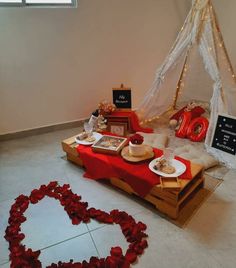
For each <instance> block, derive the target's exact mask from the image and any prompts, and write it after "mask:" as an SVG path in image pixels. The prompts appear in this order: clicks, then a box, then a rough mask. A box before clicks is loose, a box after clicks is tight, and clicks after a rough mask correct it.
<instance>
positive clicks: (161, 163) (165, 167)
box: [153, 157, 176, 174]
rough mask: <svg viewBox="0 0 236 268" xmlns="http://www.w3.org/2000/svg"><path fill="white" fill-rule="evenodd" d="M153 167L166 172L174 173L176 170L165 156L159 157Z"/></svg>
mask: <svg viewBox="0 0 236 268" xmlns="http://www.w3.org/2000/svg"><path fill="white" fill-rule="evenodd" d="M153 168H154V169H155V170H159V171H161V172H163V173H166V174H173V173H175V171H176V170H175V168H174V167H173V166H171V165H170V164H169V162H168V161H167V160H166V159H165V158H164V157H161V158H159V159H158V160H157V162H156V164H155V165H154V167H153Z"/></svg>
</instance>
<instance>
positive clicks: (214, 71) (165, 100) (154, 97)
mask: <svg viewBox="0 0 236 268" xmlns="http://www.w3.org/2000/svg"><path fill="white" fill-rule="evenodd" d="M214 19H215V17H214V14H213V8H212V5H211V3H210V1H209V0H195V1H194V2H193V5H192V8H191V10H190V12H189V14H188V16H187V18H186V20H185V22H184V25H183V27H182V29H181V31H180V33H179V35H178V37H177V39H176V41H175V43H174V45H173V47H172V49H171V50H170V52H169V54H168V56H167V57H166V59H165V61H164V63H163V64H162V65H161V67H160V68H159V69H158V70H157V72H156V76H155V79H154V82H153V84H152V86H151V88H150V89H149V90H148V92H147V93H146V95H145V96H144V99H143V101H142V102H141V103H140V105H139V106H138V109H137V113H138V115H139V117H140V119H141V120H144V119H150V118H153V117H155V116H159V115H161V114H163V113H164V112H165V111H167V110H168V109H169V108H170V107H171V105H172V104H173V97H174V95H175V93H176V85H177V83H178V80H179V77H180V72H181V71H182V68H183V62H184V59H185V57H186V55H187V53H188V52H189V51H190V49H191V48H192V46H193V45H198V48H199V52H200V55H201V56H202V59H203V62H204V66H205V70H206V71H207V72H208V74H209V75H210V77H211V79H212V80H213V92H212V98H211V100H210V108H211V114H210V124H209V128H208V132H207V136H206V140H205V145H206V149H207V151H208V152H210V153H211V154H213V155H214V156H215V157H216V158H218V159H219V160H220V161H222V162H224V163H225V164H226V165H227V166H229V167H232V168H236V157H235V156H233V155H230V154H227V153H225V152H222V151H219V150H216V149H214V148H212V147H211V141H212V136H213V134H214V133H213V132H214V127H215V124H216V121H217V117H218V114H222V113H224V114H229V115H233V116H236V109H235V106H236V104H235V103H236V87H235V83H234V81H233V79H232V74H230V75H229V74H227V73H225V69H228V68H227V67H225V66H224V65H223V63H222V62H221V58H222V57H220V56H219V55H220V53H221V54H222V53H223V54H224V53H225V51H223V50H222V48H219V47H218V46H217V44H218V43H219V42H220V41H221V39H220V38H221V36H220V33H219V31H218V29H217V27H216V24H215V21H214ZM173 69H174V71H175V73H174V71H173ZM176 73H178V75H176ZM171 80H173V81H172V82H171Z"/></svg>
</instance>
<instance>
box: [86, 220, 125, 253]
mask: <svg viewBox="0 0 236 268" xmlns="http://www.w3.org/2000/svg"><path fill="white" fill-rule="evenodd" d="M91 235H92V238H93V240H94V242H95V245H96V248H97V249H98V252H99V255H100V257H106V256H108V255H110V250H111V247H114V246H120V247H121V248H122V250H123V253H125V252H126V250H127V248H128V243H127V241H126V239H125V237H124V235H123V233H122V231H121V228H120V226H119V225H117V224H113V225H109V226H108V225H107V226H105V227H103V228H100V229H97V230H94V231H92V232H91Z"/></svg>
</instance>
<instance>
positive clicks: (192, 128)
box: [187, 116, 209, 141]
mask: <svg viewBox="0 0 236 268" xmlns="http://www.w3.org/2000/svg"><path fill="white" fill-rule="evenodd" d="M208 125H209V122H208V120H207V119H206V118H205V117H202V116H201V117H197V118H195V119H193V120H192V121H191V123H190V125H189V127H188V130H187V137H188V138H189V139H190V140H191V141H202V140H203V139H204V138H205V137H206V133H207V129H208ZM198 128H200V129H199V131H198Z"/></svg>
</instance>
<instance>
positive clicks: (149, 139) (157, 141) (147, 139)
mask: <svg viewBox="0 0 236 268" xmlns="http://www.w3.org/2000/svg"><path fill="white" fill-rule="evenodd" d="M137 133H138V134H140V135H142V136H143V137H144V144H147V145H150V146H152V147H154V148H158V149H164V148H165V147H166V145H167V142H168V137H167V136H166V135H164V134H157V133H143V132H137Z"/></svg>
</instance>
